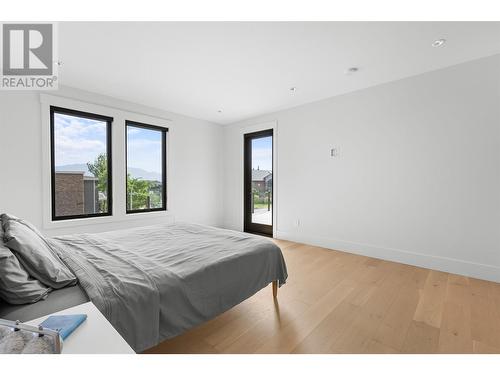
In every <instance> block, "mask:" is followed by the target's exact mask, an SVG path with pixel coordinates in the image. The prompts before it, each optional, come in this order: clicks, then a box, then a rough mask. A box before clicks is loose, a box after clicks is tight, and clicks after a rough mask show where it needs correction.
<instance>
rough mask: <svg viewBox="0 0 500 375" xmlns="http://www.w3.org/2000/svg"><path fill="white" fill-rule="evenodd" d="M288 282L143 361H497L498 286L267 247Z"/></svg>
mask: <svg viewBox="0 0 500 375" xmlns="http://www.w3.org/2000/svg"><path fill="white" fill-rule="evenodd" d="M274 241H275V242H276V243H277V244H278V245H279V246H280V247H281V249H282V250H283V254H284V256H285V259H286V262H287V266H288V274H289V278H288V281H287V284H286V285H284V286H283V287H282V288H280V289H279V291H278V300H277V301H276V302H275V301H273V298H272V288H271V286H269V287H267V288H264V289H263V290H261V291H260V292H259V293H257V294H256V295H254V296H253V297H251V298H249V299H248V300H246V301H244V302H243V303H241V304H239V305H238V306H235V307H234V308H232V309H231V310H229V311H227V312H225V313H224V314H222V315H220V316H219V317H217V318H215V319H213V320H211V321H209V322H207V323H205V324H203V325H201V326H199V327H197V328H194V329H192V330H191V331H189V332H186V333H185V334H183V335H181V336H178V337H176V338H173V339H171V340H167V341H165V342H163V343H161V344H160V345H158V346H156V347H154V348H152V349H149V350H148V351H146V353H500V284H496V283H492V282H487V281H482V280H477V279H472V278H467V277H463V276H458V275H453V274H448V273H445V272H438V271H432V270H427V269H423V268H418V267H413V266H408V265H404V264H399V263H393V262H388V261H383V260H378V259H373V258H367V257H363V256H359V255H353V254H348V253H343V252H339V251H334V250H329V249H323V248H319V247H315V246H309V245H303V244H298V243H294V242H289V241H282V240H274Z"/></svg>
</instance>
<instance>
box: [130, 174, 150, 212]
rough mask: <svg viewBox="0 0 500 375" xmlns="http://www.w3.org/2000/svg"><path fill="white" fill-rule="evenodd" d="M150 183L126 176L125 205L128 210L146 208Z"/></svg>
mask: <svg viewBox="0 0 500 375" xmlns="http://www.w3.org/2000/svg"><path fill="white" fill-rule="evenodd" d="M150 183H151V182H150V181H146V180H141V179H139V178H134V177H132V176H131V175H130V173H128V174H127V205H128V208H129V210H138V209H143V208H149V207H148V197H149V189H150Z"/></svg>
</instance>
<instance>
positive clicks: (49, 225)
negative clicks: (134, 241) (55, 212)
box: [43, 210, 174, 230]
mask: <svg viewBox="0 0 500 375" xmlns="http://www.w3.org/2000/svg"><path fill="white" fill-rule="evenodd" d="M156 218H166V219H171V220H170V221H171V222H173V221H174V215H173V214H172V213H171V212H169V211H165V210H164V211H150V212H135V213H130V214H122V215H120V216H115V215H114V216H98V217H88V218H80V219H68V220H55V221H54V220H48V221H46V222H44V225H43V229H45V230H52V229H62V228H81V227H89V226H95V225H100V224H113V223H122V222H134V221H137V222H139V221H141V219H148V220H149V219H156Z"/></svg>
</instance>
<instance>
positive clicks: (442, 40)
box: [432, 39, 446, 47]
mask: <svg viewBox="0 0 500 375" xmlns="http://www.w3.org/2000/svg"><path fill="white" fill-rule="evenodd" d="M445 43H446V39H438V40H435V41H434V42H432V46H433V47H441V46H442V45H443V44H445Z"/></svg>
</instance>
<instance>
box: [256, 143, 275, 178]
mask: <svg viewBox="0 0 500 375" xmlns="http://www.w3.org/2000/svg"><path fill="white" fill-rule="evenodd" d="M272 150H273V138H272V137H264V138H257V139H252V168H253V169H257V167H259V169H265V170H268V171H272V170H273V152H272Z"/></svg>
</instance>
